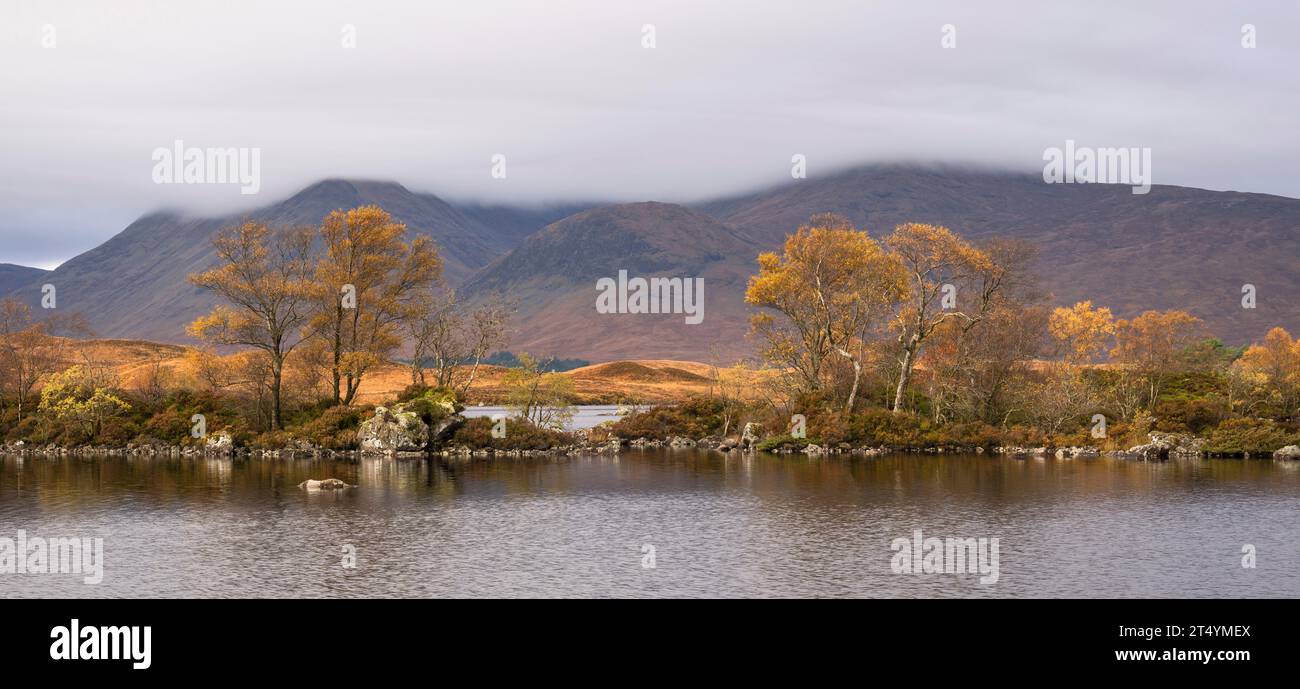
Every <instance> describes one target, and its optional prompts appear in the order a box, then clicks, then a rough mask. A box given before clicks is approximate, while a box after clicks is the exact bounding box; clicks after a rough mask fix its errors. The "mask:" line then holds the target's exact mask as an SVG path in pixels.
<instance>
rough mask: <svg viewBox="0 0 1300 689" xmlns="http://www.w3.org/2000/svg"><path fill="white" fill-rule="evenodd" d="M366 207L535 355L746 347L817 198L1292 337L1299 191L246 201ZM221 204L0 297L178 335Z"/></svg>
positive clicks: (871, 179) (17, 278) (713, 353)
mask: <svg viewBox="0 0 1300 689" xmlns="http://www.w3.org/2000/svg"><path fill="white" fill-rule="evenodd" d="M365 203H375V204H378V205H380V206H382V207H384V208H385V209H387V210H388V211H389V212H391V213H393V214H394V216H396V217H397V218H398V219H399V220H402V221H403V222H406V223H407V224H408V225H410V226H411V227H412V228H413V229H414V230H415V231H417V232H421V233H424V234H427V235H429V236H431V237H432V238H433V239H434V240H435V241H436V242H437V243H438V245H439V247H440V250H441V252H442V253H443V256H444V258H445V259H446V272H447V276H448V278H449V280H450V281H451V282H452V283H453V284H459V285H461V288H462V292H463V293H464V294H465V295H466V296H467V297H468V298H469V299H471V300H477V299H483V298H486V297H487V295H490V294H493V293H506V294H509V295H510V296H512V297H513V298H514V299H515V300H516V302H517V303H518V305H519V313H518V317H517V318H516V319H515V322H514V324H513V325H514V331H515V337H514V338H513V340H512V341H511V342H510V343H509V344H508V345H507V346H508V348H509V349H510V350H511V351H514V352H525V351H526V352H529V353H532V354H535V355H541V356H557V357H562V358H581V359H585V360H588V361H593V362H607V361H611V360H614V359H634V358H635V359H644V358H657V359H670V358H671V359H693V360H696V361H706V362H708V361H713V360H715V359H718V358H720V359H722V360H723V361H721V362H719V363H729V361H727V360H728V359H731V358H734V357H736V356H740V355H742V354H745V353H747V352H749V351H751V343H750V342H748V341H747V340H746V339H745V332H746V329H747V318H748V315H749V313H750V309H749V308H748V307H747V306H746V305H745V304H744V303H743V295H744V289H745V284H746V282H747V280H748V277H749V276H750V275H751V274H753V272H754V271H755V270H756V265H757V264H756V262H755V257H756V256H757V255H758V253H759V252H761V251H766V250H776V249H779V248H780V246H781V243H782V241H783V240H784V238H785V236H786V235H787V234H789V233H791V232H793V231H794V230H795V229H796V228H797V227H798V226H799V225H800V224H801V223H803V222H805V221H806V220H807V219H808V218H809V216H811V215H813V214H815V213H820V212H827V211H833V212H838V213H841V214H844V215H846V216H848V217H849V218H850V219H851V220H853V221H854V222H855V223H857V224H858V225H859V226H861V227H863V228H865V229H866V230H868V231H869V232H871V233H872V234H873V235H875V236H882V235H884V234H888V233H889V232H890V231H891V230H892V229H893V227H894V225H896V224H898V223H901V222H905V221H918V222H928V223H937V224H943V225H946V226H948V227H949V228H951V229H953V230H954V231H956V232H958V233H959V234H962V235H963V236H966V237H968V238H971V239H975V240H979V239H983V238H987V237H990V236H994V235H1007V236H1012V237H1018V238H1022V239H1025V240H1027V241H1029V242H1032V243H1033V244H1035V245H1037V246H1038V247H1039V251H1040V253H1039V258H1038V262H1037V264H1036V269H1037V270H1038V271H1039V272H1040V274H1041V275H1042V276H1043V278H1044V280H1045V284H1046V286H1047V287H1048V288H1049V289H1050V290H1051V291H1052V292H1053V293H1054V299H1055V301H1056V302H1057V303H1060V304H1069V303H1073V302H1074V301H1077V300H1080V299H1092V300H1093V301H1094V302H1096V303H1099V304H1102V305H1106V306H1109V307H1110V308H1111V309H1113V310H1114V311H1115V312H1116V313H1117V314H1118V315H1120V316H1132V315H1135V314H1137V313H1139V312H1141V311H1143V310H1146V309H1173V308H1178V309H1186V310H1188V311H1190V312H1192V313H1193V314H1195V315H1197V316H1200V317H1201V318H1204V319H1205V320H1206V321H1207V322H1208V323H1209V325H1210V327H1211V329H1213V330H1214V331H1215V332H1216V333H1217V334H1218V335H1219V336H1220V337H1221V338H1222V339H1223V340H1224V341H1225V342H1227V343H1229V344H1241V343H1244V342H1249V341H1251V340H1256V339H1258V338H1260V337H1262V335H1263V334H1264V333H1265V332H1266V331H1267V329H1268V328H1270V327H1272V326H1275V325H1281V326H1283V327H1286V328H1288V329H1290V330H1291V331H1292V332H1300V271H1297V270H1296V266H1297V263H1298V261H1300V200H1297V199H1291V198H1284V197H1279V196H1270V195H1266V194H1250V193H1240V192H1218V191H1206V190H1202V189H1191V188H1185V187H1171V186H1154V187H1152V189H1151V192H1150V193H1149V194H1145V195H1135V194H1133V193H1131V191H1130V189H1129V187H1126V186H1111V185H1084V184H1055V185H1049V184H1045V183H1043V181H1042V180H1041V179H1040V178H1039V177H1037V176H1035V175H1022V174H1011V173H1003V172H990V171H984V170H971V169H958V168H943V167H921V166H912V165H880V166H870V167H864V168H859V169H854V170H848V171H844V172H841V173H837V174H830V175H824V176H820V177H814V178H809V179H804V180H797V181H791V182H789V183H786V184H783V185H780V186H776V187H773V188H770V189H766V190H762V191H756V192H753V193H750V194H743V195H739V196H735V197H729V198H723V199H718V200H714V201H710V202H706V203H701V204H698V205H696V206H694V207H691V208H688V207H684V206H680V205H675V204H669V203H655V202H646V203H628V204H616V205H609V206H603V207H599V208H585V207H584V206H583V205H582V204H578V205H569V206H552V207H548V208H538V209H529V208H521V207H513V206H501V205H498V206H492V205H474V204H456V203H451V202H448V201H444V200H442V199H440V198H439V197H437V196H434V195H432V194H421V193H416V192H412V191H410V190H408V189H406V188H405V187H403V186H401V185H400V184H396V183H392V182H364V181H348V180H337V179H335V180H326V181H323V182H319V183H317V184H314V185H312V186H310V187H308V188H307V189H304V190H303V191H301V192H299V193H298V194H295V195H294V196H292V197H291V198H289V199H286V200H284V201H281V202H279V203H276V204H272V205H270V206H267V207H265V208H263V209H261V210H259V211H256V212H254V213H252V214H250V216H251V217H254V218H258V219H262V220H267V221H269V222H271V223H274V224H298V223H312V224H315V223H318V222H319V221H320V219H321V218H322V217H323V216H324V215H325V214H326V213H328V212H329V211H331V210H334V209H337V208H350V207H353V206H357V205H361V204H365ZM238 219H239V217H238V216H227V217H223V218H210V219H190V218H183V217H180V216H177V215H175V214H169V213H156V214H151V215H147V216H145V217H143V218H140V219H139V220H137V221H136V222H134V223H132V224H131V225H130V226H129V227H127V228H126V229H125V230H123V231H122V232H121V233H120V234H118V235H117V236H115V237H113V238H112V239H110V240H108V241H107V242H105V243H104V244H102V245H100V246H99V247H96V248H95V249H92V250H91V251H89V252H86V253H84V254H82V255H80V256H77V257H76V258H73V259H72V260H70V261H68V262H66V263H64V264H63V265H61V266H59V267H58V269H56V270H54V271H52V272H48V273H46V272H43V271H42V272H30V271H35V270H36V269H30V268H21V267H13V268H14V269H17V272H7V271H10V270H11V269H9V268H6V267H0V293H3V292H4V291H11V292H16V293H17V294H20V295H21V296H23V297H24V298H26V299H28V300H29V301H31V302H32V303H36V302H37V301H38V300H39V288H40V284H42V283H44V282H50V283H52V284H54V285H56V287H57V288H58V296H59V307H60V308H67V309H69V310H75V311H81V312H82V313H83V314H84V315H86V316H87V317H88V318H89V320H90V322H91V325H92V326H93V327H94V328H95V330H96V331H97V332H98V333H99V334H100V335H101V336H106V337H122V338H127V337H129V338H146V339H150V340H159V341H165V342H184V341H186V338H185V336H184V327H185V325H186V324H187V323H189V322H190V321H191V320H193V319H194V318H195V317H196V316H198V315H200V314H202V313H204V312H205V311H206V310H207V309H208V308H209V307H210V306H211V304H212V296H211V295H210V294H206V293H204V292H202V291H201V290H197V289H195V288H194V287H192V286H190V285H189V283H188V282H187V280H186V276H187V275H188V274H190V273H192V272H196V271H198V270H202V269H204V268H207V267H208V266H209V265H211V263H212V261H213V255H212V249H211V243H210V241H209V238H210V236H211V235H212V233H213V232H215V231H216V230H217V229H219V228H221V227H223V226H225V225H229V224H231V223H233V222H235V221H237V220H238ZM619 270H626V271H628V274H629V276H630V277H638V276H639V277H674V276H676V277H702V278H704V280H705V294H704V304H705V319H704V322H703V323H701V324H699V325H688V324H685V323H684V322H683V317H682V315H681V314H645V315H636V314H598V313H596V309H595V302H596V281H597V280H599V279H600V278H615V277H617V275H618V271H619ZM22 271H28V272H25V273H24V272H22ZM10 276H13V277H10ZM1245 284H1252V285H1254V286H1255V288H1256V293H1257V297H1258V301H1257V308H1255V309H1243V308H1242V307H1241V291H1242V286H1243V285H1245Z"/></svg>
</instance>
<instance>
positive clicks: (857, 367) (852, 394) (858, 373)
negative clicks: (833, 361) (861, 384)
mask: <svg viewBox="0 0 1300 689" xmlns="http://www.w3.org/2000/svg"><path fill="white" fill-rule="evenodd" d="M838 351H839V353H840V355H841V356H843V357H845V358H846V359H848V360H849V363H851V364H853V387H852V388H850V389H849V401H848V403H847V404H845V405H844V411H845V412H846V413H849V414H852V413H853V402H854V401H855V400H857V398H858V381H859V380H861V379H862V364H860V363H858V360H857V359H855V358H853V356H851V355H850V354H849V353H848V352H846V351H844V350H843V349H841V350H838Z"/></svg>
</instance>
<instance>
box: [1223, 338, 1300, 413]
mask: <svg viewBox="0 0 1300 689" xmlns="http://www.w3.org/2000/svg"><path fill="white" fill-rule="evenodd" d="M1233 368H1234V369H1236V373H1237V374H1238V375H1240V376H1241V377H1242V378H1243V379H1244V380H1246V381H1248V382H1249V383H1251V384H1252V386H1253V387H1255V388H1257V389H1258V391H1259V393H1260V396H1261V397H1262V398H1263V399H1266V400H1267V402H1268V403H1269V404H1271V405H1272V406H1273V407H1274V408H1275V409H1276V410H1277V413H1278V415H1280V416H1282V417H1284V418H1290V417H1291V416H1293V415H1295V413H1296V412H1297V410H1300V340H1296V339H1293V338H1292V337H1291V333H1289V332H1287V331H1286V330H1284V329H1282V328H1273V329H1272V330H1270V331H1269V332H1268V334H1267V335H1265V336H1264V341H1263V342H1262V343H1260V344H1254V345H1251V346H1250V347H1248V348H1247V349H1246V351H1245V352H1244V353H1243V354H1242V355H1241V358H1240V359H1238V360H1237V361H1236V362H1235V363H1234V364H1233Z"/></svg>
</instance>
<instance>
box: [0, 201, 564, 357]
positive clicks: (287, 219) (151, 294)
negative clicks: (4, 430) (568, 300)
mask: <svg viewBox="0 0 1300 689" xmlns="http://www.w3.org/2000/svg"><path fill="white" fill-rule="evenodd" d="M365 204H377V205H379V206H381V207H382V208H384V209H385V210H387V211H388V212H389V213H392V214H393V216H394V217H395V218H396V219H398V220H400V221H402V222H405V223H406V224H407V225H408V227H410V229H411V230H413V231H415V232H418V233H420V234H425V235H428V236H430V237H432V238H433V239H434V241H435V242H437V244H438V248H439V252H440V253H441V254H442V257H443V259H444V274H445V276H446V277H447V279H448V280H449V281H450V282H452V283H453V284H454V283H458V282H460V281H461V280H463V279H464V278H465V277H466V276H467V275H468V274H469V273H470V272H472V271H473V270H475V269H477V268H480V267H482V266H483V265H485V264H487V263H488V262H489V261H491V260H492V259H494V258H496V257H497V256H500V255H501V254H503V253H505V252H506V251H507V250H508V249H509V248H510V247H512V246H514V244H516V243H517V242H518V239H519V236H520V235H521V234H524V233H526V232H527V231H531V230H525V229H523V228H526V227H528V225H529V223H536V224H535V226H534V227H533V228H532V229H536V228H537V227H540V226H541V225H543V224H544V223H545V222H547V221H549V220H552V219H554V215H555V214H557V213H560V212H564V210H566V209H550V210H546V209H543V210H538V211H528V210H519V209H515V210H514V211H513V213H508V211H505V210H501V209H497V210H495V211H494V213H495V219H496V221H499V222H501V224H502V226H503V227H504V229H503V230H501V231H498V230H497V229H496V227H495V226H494V225H493V224H491V223H492V222H494V216H493V215H492V214H491V213H486V212H485V211H483V210H482V209H481V208H479V207H473V210H472V213H469V214H467V213H462V212H461V211H460V210H458V209H457V208H456V207H454V206H453V205H451V204H449V203H447V202H446V201H444V200H442V199H440V198H438V197H437V196H434V195H432V194H418V193H414V192H411V191H410V190H408V189H406V188H405V187H403V186H401V185H400V184H395V183H392V182H369V181H348V180H340V179H331V180H325V181H322V182H319V183H316V184H313V185H311V186H310V187H307V188H306V189H303V190H302V191H300V192H298V193H297V194H295V195H293V196H292V197H290V198H288V199H285V200H284V201H281V202H278V203H275V204H272V205H270V206H267V207H264V208H261V209H259V210H257V211H254V212H252V213H250V214H248V217H250V218H253V219H257V220H262V221H265V222H268V223H270V224H271V225H272V226H275V227H279V226H289V225H300V224H311V225H314V224H317V223H319V222H320V221H321V219H322V218H323V217H325V215H327V214H328V213H329V212H331V211H333V210H336V209H339V208H353V207H355V206H360V205H365ZM475 214H477V215H478V216H479V217H474V215H475ZM507 214H508V215H507ZM503 217H504V219H503ZM240 220H242V217H241V216H234V215H232V216H227V217H222V218H206V219H195V218H185V217H181V216H179V215H176V214H173V213H154V214H151V215H147V216H145V217H142V218H140V219H139V220H137V221H135V222H133V223H131V225H130V226H128V227H127V228H126V229H125V230H123V231H122V232H120V233H119V234H117V235H116V236H114V237H113V238H111V239H109V240H108V241H107V242H105V243H103V244H101V245H100V246H98V247H96V248H94V249H92V250H90V251H88V252H86V253H84V254H81V255H79V256H77V257H75V258H73V259H71V260H69V261H67V262H66V263H64V264H63V265H61V266H59V267H58V269H56V270H54V271H52V272H50V273H48V274H46V275H43V276H40V279H39V280H37V279H35V278H33V279H31V280H25V281H24V283H25V284H22V285H21V286H18V285H15V286H13V287H12V288H11V289H6V290H4V291H5V292H10V291H16V292H17V293H18V295H19V296H21V297H22V298H24V299H26V300H27V301H29V302H30V303H33V304H34V303H36V302H37V300H39V295H40V283H42V282H48V283H50V284H53V285H55V287H56V288H57V290H58V293H57V294H58V304H59V308H64V309H68V310H69V311H77V312H80V313H82V314H83V315H85V316H86V317H87V319H88V320H89V321H90V324H91V327H92V328H93V329H94V331H95V332H96V333H97V334H99V335H100V336H103V337H133V338H143V339H150V340H158V341H163V342H181V341H186V340H187V339H188V338H187V337H186V336H185V326H186V325H187V324H188V323H190V322H191V321H192V320H193V319H194V318H196V317H197V316H199V315H202V314H203V313H205V312H207V311H208V310H209V309H210V308H211V307H212V305H213V304H214V303H215V300H214V298H213V296H212V295H211V294H210V293H207V292H205V291H203V290H200V289H197V288H195V287H194V286H192V285H191V284H190V283H189V281H188V276H189V275H190V274H191V273H194V272H198V271H200V270H203V269H206V268H208V267H210V266H211V265H212V264H213V262H214V260H215V255H214V253H213V250H212V244H211V241H210V238H211V236H212V234H213V233H215V232H217V231H218V230H220V229H221V228H223V227H226V226H229V225H231V224H234V223H237V222H239V221H240Z"/></svg>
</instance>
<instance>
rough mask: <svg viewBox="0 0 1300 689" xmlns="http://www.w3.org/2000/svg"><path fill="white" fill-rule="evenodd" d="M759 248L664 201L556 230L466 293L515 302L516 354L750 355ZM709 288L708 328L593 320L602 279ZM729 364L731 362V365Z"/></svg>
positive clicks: (643, 319) (483, 275) (675, 321)
mask: <svg viewBox="0 0 1300 689" xmlns="http://www.w3.org/2000/svg"><path fill="white" fill-rule="evenodd" d="M758 251H759V246H758V245H757V244H756V243H755V242H754V241H753V240H752V239H750V238H749V237H748V236H746V235H744V234H743V233H740V232H737V231H735V230H733V229H731V228H729V227H727V226H726V225H724V224H722V223H720V222H718V221H717V220H715V219H713V218H711V217H709V216H708V215H705V214H704V213H701V212H699V211H695V210H691V209H689V208H685V207H683V206H678V205H674V204H668V203H654V202H647V203H630V204H621V205H614V206H606V207H603V208H596V209H593V210H589V211H585V212H582V213H578V214H576V215H572V216H570V217H567V218H565V219H563V220H560V221H558V222H555V223H553V224H551V225H548V226H547V227H545V228H543V229H542V230H540V231H538V232H537V233H536V234H534V235H532V236H530V237H529V238H528V239H527V240H525V241H524V243H523V244H521V245H520V246H518V247H517V248H515V249H514V250H513V251H511V252H510V253H509V254H507V255H505V256H503V257H501V258H499V259H497V260H496V261H493V262H492V263H491V264H490V265H488V266H487V267H486V268H484V269H483V270H482V271H480V272H479V273H478V274H476V275H475V276H473V277H472V278H470V279H469V280H468V281H467V282H466V283H465V285H464V286H463V288H462V291H463V292H464V293H465V294H466V295H467V297H468V298H469V299H470V300H471V301H473V300H479V299H482V298H484V297H486V296H487V295H490V294H505V295H511V296H512V297H513V298H515V299H517V301H518V307H519V312H518V316H517V318H516V321H515V322H514V323H513V329H514V331H515V333H516V335H515V337H514V339H513V340H512V342H511V348H512V349H514V350H515V351H527V352H533V353H536V354H565V355H567V354H572V355H577V356H581V357H582V358H588V359H595V360H609V359H619V358H638V357H639V358H645V357H652V358H664V359H684V358H696V359H702V360H705V361H708V360H709V359H710V358H711V356H712V354H714V353H717V354H718V355H719V356H721V357H724V358H725V359H730V358H734V357H735V356H738V355H740V354H742V353H743V352H744V351H746V349H747V348H746V345H745V342H744V339H743V334H744V331H745V328H746V325H745V323H746V319H747V313H748V309H747V307H745V304H744V289H745V283H746V281H747V280H748V277H749V274H750V272H752V267H753V262H754V257H755V256H756V255H757V254H758ZM620 271H626V274H627V278H628V279H631V278H636V277H642V278H650V277H666V278H672V277H690V278H695V277H699V278H703V280H704V305H705V310H704V320H703V322H702V323H699V324H695V325H692V324H688V323H686V322H685V321H686V316H685V315H684V314H681V313H662V314H636V313H597V311H596V296H597V292H596V284H597V281H598V280H600V279H601V278H610V279H613V280H617V279H618V277H619V272H620ZM726 363H730V361H729V360H728V361H726Z"/></svg>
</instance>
